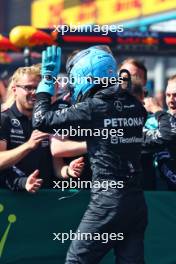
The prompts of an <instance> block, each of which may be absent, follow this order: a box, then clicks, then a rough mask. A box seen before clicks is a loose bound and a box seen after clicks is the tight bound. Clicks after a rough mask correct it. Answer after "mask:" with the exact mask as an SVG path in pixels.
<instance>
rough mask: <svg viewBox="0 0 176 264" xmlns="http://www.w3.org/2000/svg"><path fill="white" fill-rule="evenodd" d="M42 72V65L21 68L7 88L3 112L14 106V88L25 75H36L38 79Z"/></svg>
mask: <svg viewBox="0 0 176 264" xmlns="http://www.w3.org/2000/svg"><path fill="white" fill-rule="evenodd" d="M40 70H41V64H40V63H38V64H34V65H32V66H29V67H19V68H18V69H17V70H16V71H15V72H14V74H13V75H12V77H11V78H10V82H9V85H8V87H7V96H6V100H5V102H4V103H3V105H2V111H4V110H5V109H7V108H9V107H11V106H12V104H13V103H14V102H15V95H14V92H13V89H12V88H13V87H14V85H15V84H16V83H17V82H18V81H19V80H20V79H21V78H22V77H23V75H24V74H30V75H35V76H36V77H39V78H40V77H41V74H40Z"/></svg>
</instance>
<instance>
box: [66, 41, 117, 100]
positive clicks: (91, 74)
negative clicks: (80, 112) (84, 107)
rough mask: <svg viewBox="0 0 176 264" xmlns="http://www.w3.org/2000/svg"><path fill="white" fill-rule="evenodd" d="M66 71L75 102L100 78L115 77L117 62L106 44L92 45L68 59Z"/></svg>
mask: <svg viewBox="0 0 176 264" xmlns="http://www.w3.org/2000/svg"><path fill="white" fill-rule="evenodd" d="M66 71H67V74H68V77H69V87H70V92H71V98H72V102H73V103H76V102H80V101H82V100H83V99H84V98H85V97H86V95H89V94H90V92H91V91H92V90H93V89H94V88H95V87H97V84H98V82H99V81H100V80H101V79H102V78H107V80H108V79H109V78H112V77H115V78H117V63H116V60H115V58H114V57H113V55H112V53H111V51H110V49H109V48H108V47H107V46H93V47H90V48H88V49H85V50H82V51H79V52H78V53H77V54H76V55H74V56H73V57H72V58H71V59H70V60H68V62H67V64H66ZM95 80H96V81H95ZM98 87H99V89H100V88H101V86H100V85H99V86H98Z"/></svg>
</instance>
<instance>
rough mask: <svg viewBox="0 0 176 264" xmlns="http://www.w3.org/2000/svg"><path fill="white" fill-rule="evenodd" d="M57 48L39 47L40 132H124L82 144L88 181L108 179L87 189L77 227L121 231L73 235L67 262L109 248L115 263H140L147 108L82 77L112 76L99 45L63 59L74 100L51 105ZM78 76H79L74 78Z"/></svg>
mask: <svg viewBox="0 0 176 264" xmlns="http://www.w3.org/2000/svg"><path fill="white" fill-rule="evenodd" d="M60 62H61V55H60V50H59V48H56V47H49V48H48V49H47V50H46V51H44V52H43V58H42V76H43V79H42V81H41V82H40V84H39V86H38V89H37V102H36V105H35V107H34V114H33V126H34V128H35V129H41V130H42V131H45V132H50V131H52V129H53V128H62V127H65V126H70V125H72V126H73V125H75V126H77V125H80V126H81V127H89V128H92V129H99V130H100V131H101V132H102V131H103V129H105V128H106V129H108V130H109V131H110V129H116V130H117V129H118V128H120V129H122V130H123V136H121V137H120V136H117V131H116V135H115V136H114V135H112V134H111V135H110V136H109V137H108V139H107V140H105V139H102V137H101V135H99V136H97V137H96V136H94V137H88V138H86V141H87V148H88V154H89V157H90V163H91V168H92V171H93V181H94V180H98V181H100V182H102V181H104V180H107V181H109V189H108V190H107V191H106V192H105V191H104V190H103V188H99V189H96V188H95V187H94V188H92V190H91V199H90V202H89V205H88V209H87V211H86V212H85V214H84V216H83V219H82V221H81V223H80V225H79V227H78V230H79V232H81V233H92V234H93V233H100V234H102V233H108V234H110V233H116V234H117V233H119V232H120V233H121V232H122V233H123V234H124V240H123V241H117V240H116V241H115V240H111V239H109V241H108V243H106V244H105V243H102V240H101V239H100V240H96V241H95V240H94V241H91V240H75V241H73V242H72V244H71V246H70V249H69V251H68V254H67V258H66V263H67V264H73V263H77V264H78V263H84V264H92V263H96V264H97V263H99V261H100V260H101V259H102V258H103V256H104V255H105V254H106V253H107V252H108V251H109V250H110V249H111V248H114V250H115V255H116V263H118V264H122V263H123V264H124V263H133V264H142V263H144V250H143V239H144V230H145V227H146V221H147V219H146V217H147V213H146V204H145V201H144V197H143V192H142V190H141V188H140V170H141V168H140V151H141V142H142V127H143V125H144V122H145V118H146V111H145V109H144V108H143V106H142V104H141V103H140V102H139V101H138V100H136V99H135V97H133V96H132V95H131V94H130V93H129V92H128V91H124V92H121V91H120V90H119V91H118V89H117V86H112V87H110V86H111V84H110V83H109V87H108V88H106V89H104V87H102V85H101V84H100V85H95V83H90V82H89V81H86V80H87V79H86V77H88V76H89V77H91V78H92V79H94V78H97V77H98V78H103V77H107V78H108V79H109V82H110V79H111V77H117V76H116V72H117V64H116V61H115V59H114V57H113V56H112V55H111V54H110V53H108V52H106V51H105V50H102V49H101V48H98V47H91V48H89V49H87V50H83V51H80V52H79V53H78V54H76V55H75V56H74V57H72V58H71V59H70V60H69V61H68V63H67V66H66V68H67V73H68V74H69V76H70V77H71V78H73V77H74V78H75V83H74V85H73V87H72V89H71V92H72V100H73V101H74V102H78V103H77V104H75V105H72V106H71V107H70V108H67V109H63V110H61V111H52V110H51V96H52V95H53V93H54V87H53V79H52V77H53V76H55V74H57V72H58V71H59V65H60ZM80 77H82V78H83V82H78V78H79V80H80ZM129 109H130V111H129ZM112 180H114V181H116V183H118V181H120V180H121V181H123V182H124V188H111V187H110V182H111V181H112Z"/></svg>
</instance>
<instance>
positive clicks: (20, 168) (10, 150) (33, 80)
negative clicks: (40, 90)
mask: <svg viewBox="0 0 176 264" xmlns="http://www.w3.org/2000/svg"><path fill="white" fill-rule="evenodd" d="M40 79H41V76H40V69H39V67H38V66H31V67H24V68H19V69H18V70H17V71H16V72H15V73H14V75H13V77H12V82H11V85H10V87H9V91H10V93H11V94H9V97H8V101H7V105H8V104H9V102H11V103H12V101H14V102H13V104H12V106H11V107H9V108H7V109H6V110H5V111H4V112H3V113H2V114H1V128H0V170H1V175H2V176H1V177H2V178H4V177H5V181H6V184H7V185H8V187H9V188H10V189H12V190H16V191H18V190H23V189H26V190H27V191H29V192H36V191H37V190H38V189H39V188H40V187H41V185H42V183H43V187H47V188H49V187H53V182H52V180H53V179H55V172H54V169H53V162H52V156H51V153H50V147H49V134H47V133H43V132H41V131H38V130H34V131H33V128H32V120H31V118H32V110H33V106H34V103H35V92H36V88H37V86H38V83H39V82H40ZM77 161H78V163H79V165H80V166H82V162H81V159H80V160H77ZM80 163H81V164H80ZM57 164H59V166H60V165H62V166H61V167H59V169H60V173H59V172H58V174H61V176H63V177H65V178H66V177H67V168H68V166H65V165H64V164H63V163H61V161H60V163H58V162H57ZM75 165H76V164H75V162H73V163H71V168H69V169H70V171H69V174H72V176H77V171H76V172H75V171H74V169H73V167H74V166H75ZM79 169H82V168H81V167H79ZM78 174H79V173H78ZM39 175H40V178H39Z"/></svg>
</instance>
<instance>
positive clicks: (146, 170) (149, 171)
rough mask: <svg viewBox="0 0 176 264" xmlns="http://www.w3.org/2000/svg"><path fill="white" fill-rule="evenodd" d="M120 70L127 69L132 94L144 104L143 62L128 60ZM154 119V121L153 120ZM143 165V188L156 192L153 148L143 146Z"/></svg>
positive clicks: (145, 73) (144, 73) (145, 81)
mask: <svg viewBox="0 0 176 264" xmlns="http://www.w3.org/2000/svg"><path fill="white" fill-rule="evenodd" d="M120 69H126V70H128V71H129V72H130V74H131V85H132V93H133V94H134V95H135V96H136V97H137V98H138V100H140V101H141V102H143V103H144V97H145V95H146V89H145V86H146V83H147V68H146V66H145V65H144V63H143V62H141V61H139V60H137V59H135V58H127V59H125V60H124V61H123V62H122V63H121V65H120ZM151 118H152V119H151ZM149 119H150V121H151V120H152V121H153V120H154V118H153V117H151V114H148V119H147V124H145V126H147V125H148V123H149ZM141 163H142V169H143V172H142V186H143V189H144V190H155V189H156V170H155V167H154V165H153V164H154V151H153V149H152V148H151V147H147V146H146V145H143V149H142V155H141Z"/></svg>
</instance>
